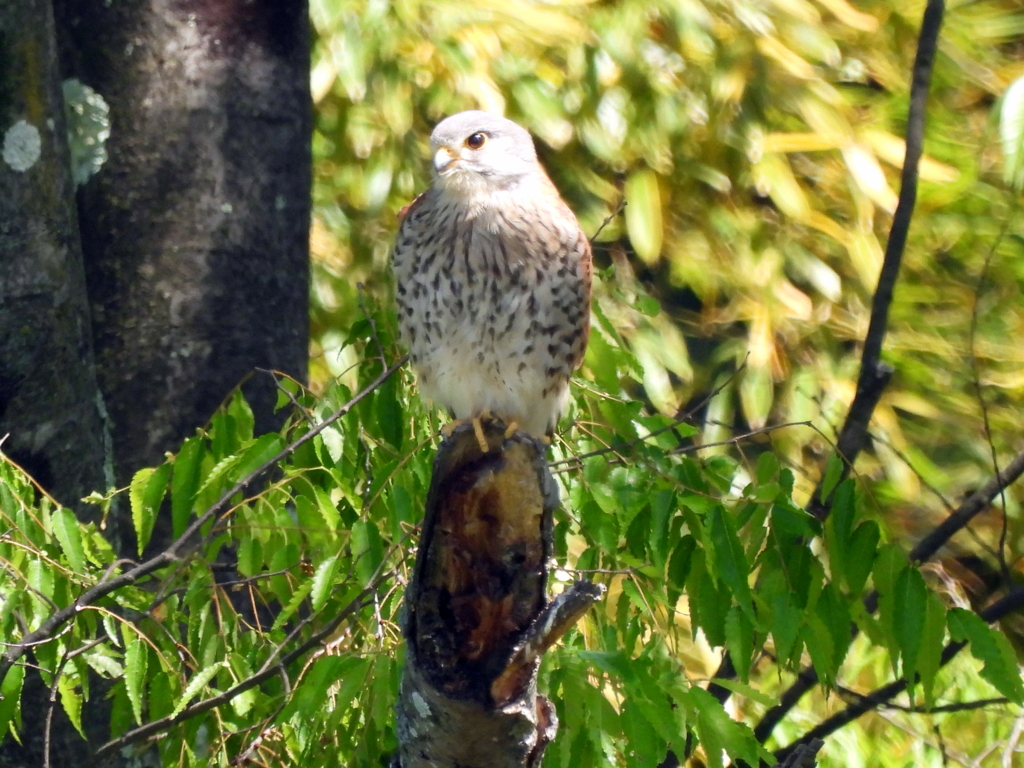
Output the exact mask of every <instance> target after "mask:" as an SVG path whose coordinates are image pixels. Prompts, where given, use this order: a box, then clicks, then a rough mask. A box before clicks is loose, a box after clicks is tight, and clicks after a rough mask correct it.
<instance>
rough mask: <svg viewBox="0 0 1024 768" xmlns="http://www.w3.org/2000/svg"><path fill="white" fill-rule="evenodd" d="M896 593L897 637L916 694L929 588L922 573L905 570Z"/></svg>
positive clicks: (908, 680)
mask: <svg viewBox="0 0 1024 768" xmlns="http://www.w3.org/2000/svg"><path fill="white" fill-rule="evenodd" d="M895 590H896V592H895V600H894V604H893V607H894V611H895V615H896V617H897V620H896V621H895V622H893V636H894V637H895V638H896V644H897V645H898V646H899V648H900V658H901V659H902V660H903V664H902V667H903V678H904V679H905V680H906V681H907V684H908V686H909V687H910V690H911V691H913V689H914V682H915V675H916V673H917V654H918V650H919V649H920V647H921V636H922V634H923V633H924V623H925V611H926V610H927V601H928V587H926V586H925V583H924V578H923V577H922V576H921V572H920V571H918V570H917V568H913V567H910V568H904V569H903V571H902V572H901V573H900V575H899V576H898V577H897V578H896V585H895Z"/></svg>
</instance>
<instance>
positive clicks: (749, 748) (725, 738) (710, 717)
mask: <svg viewBox="0 0 1024 768" xmlns="http://www.w3.org/2000/svg"><path fill="white" fill-rule="evenodd" d="M687 699H688V700H689V703H690V704H691V706H692V707H693V709H694V712H695V715H696V717H695V718H694V722H695V725H696V729H697V735H698V737H699V738H700V743H701V745H702V746H703V747H704V754H705V755H706V756H707V759H708V765H709V766H711V768H721V766H722V753H723V752H724V753H726V754H728V755H729V757H731V758H732V759H734V760H736V759H739V760H742V761H743V762H745V763H747V764H748V765H757V764H758V761H759V758H761V757H766V758H770V757H771V755H770V754H768V753H767V752H765V750H764V749H763V748H761V747H759V746H758V743H757V740H756V739H755V738H754V734H753V732H752V731H751V730H750V728H748V727H747V726H745V725H742V724H740V723H737V722H736V721H735V720H733V719H732V718H731V717H729V714H728V713H727V712H726V711H725V708H724V707H723V706H722V704H721V702H719V701H718V699H716V698H715V697H714V696H712V695H711V694H710V693H708V692H707V691H705V690H704V689H703V688H699V687H697V686H693V687H692V688H690V690H689V695H688V696H687Z"/></svg>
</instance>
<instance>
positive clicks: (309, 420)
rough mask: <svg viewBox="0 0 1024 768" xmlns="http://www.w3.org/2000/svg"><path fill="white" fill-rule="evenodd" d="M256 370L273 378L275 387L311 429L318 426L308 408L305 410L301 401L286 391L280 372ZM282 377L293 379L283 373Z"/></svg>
mask: <svg viewBox="0 0 1024 768" xmlns="http://www.w3.org/2000/svg"><path fill="white" fill-rule="evenodd" d="M256 370H257V371H259V372H260V373H265V374H267V375H268V376H270V378H272V379H273V380H274V386H275V387H277V391H278V392H281V393H282V394H284V396H285V397H287V398H288V399H289V400H290V401H291V403H292V405H293V406H295V410H297V411H298V412H299V413H300V414H302V418H303V419H305V420H306V423H308V424H309V426H311V427H315V426H316V422H315V421H313V416H312V414H310V412H309V410H308V409H307V408H303V407H302V406H301V405H299V401H298V400H296V399H295V395H293V394H292V393H291V392H289V391H288V390H287V389H285V388H284V385H283V384H281V380H280V379H279V378H277V375H278V373H279V371H274V370H271V369H270V368H256ZM281 375H282V376H283V377H284V378H286V379H289V378H291V377H290V376H288V375H287V374H283V373H282V374H281ZM292 380H293V381H294V379H292Z"/></svg>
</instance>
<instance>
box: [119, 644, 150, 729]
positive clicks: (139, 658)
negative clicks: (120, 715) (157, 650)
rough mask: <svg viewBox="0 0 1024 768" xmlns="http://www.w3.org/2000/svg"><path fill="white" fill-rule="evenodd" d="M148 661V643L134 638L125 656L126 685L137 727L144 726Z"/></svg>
mask: <svg viewBox="0 0 1024 768" xmlns="http://www.w3.org/2000/svg"><path fill="white" fill-rule="evenodd" d="M148 661H149V647H148V646H147V645H146V641H145V640H143V639H141V638H140V637H138V636H136V637H134V638H132V639H131V640H130V641H129V642H128V650H127V651H126V652H125V655H124V672H125V675H124V685H125V690H126V691H127V692H128V700H129V701H130V702H131V705H132V714H133V715H134V716H135V722H136V724H137V725H142V694H143V691H144V690H145V684H146V666H147V663H148Z"/></svg>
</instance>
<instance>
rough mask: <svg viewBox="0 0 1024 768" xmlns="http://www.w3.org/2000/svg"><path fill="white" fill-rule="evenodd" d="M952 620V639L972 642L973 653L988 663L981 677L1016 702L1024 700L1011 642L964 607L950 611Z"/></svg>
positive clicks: (949, 621) (1023, 684)
mask: <svg viewBox="0 0 1024 768" xmlns="http://www.w3.org/2000/svg"><path fill="white" fill-rule="evenodd" d="M948 623H949V634H950V635H951V636H952V638H953V639H954V640H957V641H964V640H966V641H967V642H969V643H970V644H971V654H972V655H973V656H974V658H976V659H979V660H981V661H982V662H984V664H985V666H984V667H982V669H981V676H982V677H983V678H985V679H986V680H988V681H989V682H990V683H991V684H992V685H993V686H994V687H995V688H996V690H998V691H999V692H1000V693H1001V694H1003V696H1005V697H1006V698H1008V699H1009V700H1010V701H1012V702H1013V703H1015V704H1020V703H1022V702H1024V681H1022V680H1021V673H1020V668H1019V667H1018V666H1017V659H1016V657H1015V656H1014V653H1013V647H1012V646H1011V645H1010V641H1009V640H1007V639H1006V637H1005V636H1004V635H1003V634H1002V633H1001V632H997V631H996V630H994V629H992V628H991V627H990V626H989V625H988V624H986V623H985V620H984V619H982V618H981V617H980V616H978V615H977V614H975V613H972V612H971V611H968V610H964V609H963V608H953V609H952V610H950V612H949V616H948Z"/></svg>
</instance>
